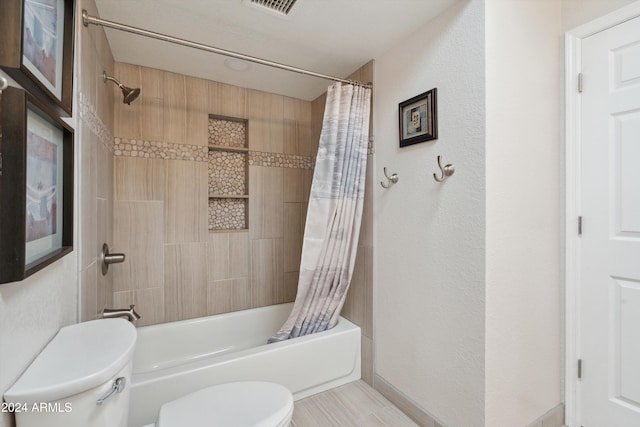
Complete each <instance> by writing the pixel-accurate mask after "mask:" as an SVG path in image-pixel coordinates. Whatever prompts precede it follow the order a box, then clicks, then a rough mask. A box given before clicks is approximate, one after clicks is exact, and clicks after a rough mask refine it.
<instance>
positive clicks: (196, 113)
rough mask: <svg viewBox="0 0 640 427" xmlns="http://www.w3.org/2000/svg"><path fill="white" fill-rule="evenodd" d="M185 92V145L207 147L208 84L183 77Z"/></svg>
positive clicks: (205, 81)
mask: <svg viewBox="0 0 640 427" xmlns="http://www.w3.org/2000/svg"><path fill="white" fill-rule="evenodd" d="M185 87H186V91H187V137H186V138H187V139H186V140H185V141H184V142H185V143H186V144H192V145H207V143H208V140H209V130H208V128H209V84H208V82H207V80H203V79H198V78H195V77H188V76H187V77H185Z"/></svg>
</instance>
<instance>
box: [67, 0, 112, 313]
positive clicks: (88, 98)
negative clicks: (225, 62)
mask: <svg viewBox="0 0 640 427" xmlns="http://www.w3.org/2000/svg"><path fill="white" fill-rule="evenodd" d="M80 6H82V7H78V9H80V10H81V9H87V10H88V12H89V14H92V15H97V14H98V12H97V9H96V5H95V2H94V1H93V0H83V1H82V2H81V4H80ZM80 28H82V30H81V31H79V32H78V35H77V37H78V38H79V39H80V50H79V52H78V53H77V54H76V59H77V67H78V68H79V69H78V74H77V76H78V77H79V78H78V79H77V82H76V85H77V92H76V98H75V99H74V106H73V109H74V116H76V117H78V118H79V119H78V120H77V127H76V153H77V154H76V155H77V157H76V158H77V161H76V168H78V177H79V179H78V180H77V182H76V185H77V187H78V196H77V200H78V206H77V217H76V221H77V222H78V251H77V253H78V280H79V288H80V301H79V316H78V317H79V319H80V320H81V321H85V320H92V319H95V318H98V317H101V316H102V312H103V310H104V308H105V307H110V306H111V303H112V302H111V298H112V276H111V275H110V274H108V275H106V276H103V275H102V273H101V271H100V254H101V249H102V244H103V243H107V244H109V245H110V246H112V244H113V242H112V236H113V226H112V224H113V217H112V213H113V202H114V200H113V146H112V140H113V136H112V131H113V102H114V92H113V89H112V85H106V84H104V82H103V81H102V71H103V70H105V71H106V72H107V73H108V74H112V73H113V71H114V61H113V56H112V55H111V49H110V48H109V44H108V43H107V38H106V36H105V33H104V29H102V28H101V27H96V26H89V27H87V28H84V27H82V26H81V27H80Z"/></svg>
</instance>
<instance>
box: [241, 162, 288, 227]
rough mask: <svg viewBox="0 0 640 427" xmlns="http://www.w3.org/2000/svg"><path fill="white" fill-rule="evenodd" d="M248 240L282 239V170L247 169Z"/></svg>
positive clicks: (258, 167) (253, 167) (265, 168)
mask: <svg viewBox="0 0 640 427" xmlns="http://www.w3.org/2000/svg"><path fill="white" fill-rule="evenodd" d="M249 188H250V189H251V190H250V199H249V238H252V239H253V238H279V237H283V235H284V233H283V226H284V223H283V221H284V212H283V211H284V205H283V169H282V168H269V167H262V166H250V167H249Z"/></svg>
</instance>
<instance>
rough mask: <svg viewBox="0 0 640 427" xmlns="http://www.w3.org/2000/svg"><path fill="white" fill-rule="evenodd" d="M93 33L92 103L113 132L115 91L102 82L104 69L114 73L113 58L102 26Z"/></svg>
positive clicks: (110, 74)
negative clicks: (94, 94) (94, 87)
mask: <svg viewBox="0 0 640 427" xmlns="http://www.w3.org/2000/svg"><path fill="white" fill-rule="evenodd" d="M95 34H96V37H95V40H94V43H95V47H96V51H97V57H96V69H95V77H96V79H97V86H98V87H97V92H98V93H97V97H98V98H97V100H96V104H94V105H95V107H96V114H97V115H98V117H100V119H101V120H102V122H103V123H104V124H105V126H107V128H109V130H111V131H112V132H113V129H114V128H113V126H114V110H115V108H114V106H115V100H116V98H115V95H116V92H115V91H114V87H115V85H114V84H113V83H110V82H106V83H105V82H103V81H102V72H103V71H106V72H107V75H109V76H113V75H114V74H115V62H114V60H113V55H112V54H111V48H110V47H109V42H108V41H107V37H106V35H105V33H104V28H97V31H96V33H95ZM83 55H84V52H83ZM81 56H82V55H81ZM107 83H108V84H107ZM134 87H138V86H134ZM121 93H122V92H121ZM119 96H121V95H119ZM117 101H118V102H120V103H122V98H120V99H117Z"/></svg>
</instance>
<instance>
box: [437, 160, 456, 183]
mask: <svg viewBox="0 0 640 427" xmlns="http://www.w3.org/2000/svg"><path fill="white" fill-rule="evenodd" d="M438 167H439V168H440V173H441V176H440V178H438V176H437V175H436V174H435V173H434V174H433V178H434V179H435V180H436V181H438V182H445V181H446V180H447V178H449V177H450V176H451V175H453V173H454V172H455V171H456V167H455V166H453V165H452V164H448V165H445V166H444V167H442V156H438Z"/></svg>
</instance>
